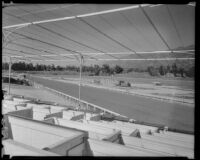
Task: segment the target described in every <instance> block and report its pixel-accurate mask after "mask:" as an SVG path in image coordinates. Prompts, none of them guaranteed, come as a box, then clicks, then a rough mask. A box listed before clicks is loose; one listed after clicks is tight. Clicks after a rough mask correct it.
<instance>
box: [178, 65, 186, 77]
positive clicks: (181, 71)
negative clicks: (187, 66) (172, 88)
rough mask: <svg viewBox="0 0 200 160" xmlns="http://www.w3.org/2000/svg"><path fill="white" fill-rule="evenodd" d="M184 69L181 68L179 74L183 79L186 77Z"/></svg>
mask: <svg viewBox="0 0 200 160" xmlns="http://www.w3.org/2000/svg"><path fill="white" fill-rule="evenodd" d="M184 72H185V71H184V68H182V67H180V68H179V73H180V74H181V77H184Z"/></svg>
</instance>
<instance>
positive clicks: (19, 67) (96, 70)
mask: <svg viewBox="0 0 200 160" xmlns="http://www.w3.org/2000/svg"><path fill="white" fill-rule="evenodd" d="M8 68H9V64H8V63H7V62H5V63H2V69H3V70H8ZM11 68H12V70H14V71H74V72H79V70H80V67H79V66H68V65H67V66H66V67H62V66H59V65H57V66H55V65H54V64H52V65H45V64H35V65H33V64H32V63H25V62H17V63H13V64H12V67H11ZM82 72H90V73H93V74H94V75H100V74H104V75H111V74H115V73H116V74H119V73H122V72H123V68H122V67H120V66H118V65H116V66H114V67H110V66H109V65H108V64H104V65H102V66H99V65H94V66H82Z"/></svg>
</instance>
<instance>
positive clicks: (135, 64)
mask: <svg viewBox="0 0 200 160" xmlns="http://www.w3.org/2000/svg"><path fill="white" fill-rule="evenodd" d="M194 48H195V46H194V45H189V46H187V47H178V48H175V49H174V50H191V49H194ZM167 57H171V58H186V57H194V55H192V54H184V53H150V54H140V56H138V55H136V54H133V55H128V56H127V55H126V56H123V58H125V59H134V58H136V59H137V58H147V59H148V58H167ZM174 62H176V64H177V65H178V66H182V67H184V68H187V67H190V66H193V65H194V61H193V60H176V61H168V60H164V61H156V60H155V61H145V60H144V61H129V60H127V61H120V60H119V61H106V62H103V61H102V62H101V63H99V65H102V64H109V65H110V66H115V65H120V66H122V67H123V68H140V69H146V68H147V67H148V66H154V67H158V66H160V65H163V66H167V65H172V64H173V63H174Z"/></svg>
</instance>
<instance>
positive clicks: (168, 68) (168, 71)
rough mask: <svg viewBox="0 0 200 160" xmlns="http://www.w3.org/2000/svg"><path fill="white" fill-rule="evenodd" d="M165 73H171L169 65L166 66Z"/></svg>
mask: <svg viewBox="0 0 200 160" xmlns="http://www.w3.org/2000/svg"><path fill="white" fill-rule="evenodd" d="M166 72H167V73H170V72H171V68H170V66H169V65H167V71H166Z"/></svg>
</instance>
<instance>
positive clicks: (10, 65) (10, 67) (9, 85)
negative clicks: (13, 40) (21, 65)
mask: <svg viewBox="0 0 200 160" xmlns="http://www.w3.org/2000/svg"><path fill="white" fill-rule="evenodd" d="M11 66H12V64H11V57H10V62H9V85H8V94H9V95H10V74H11Z"/></svg>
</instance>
